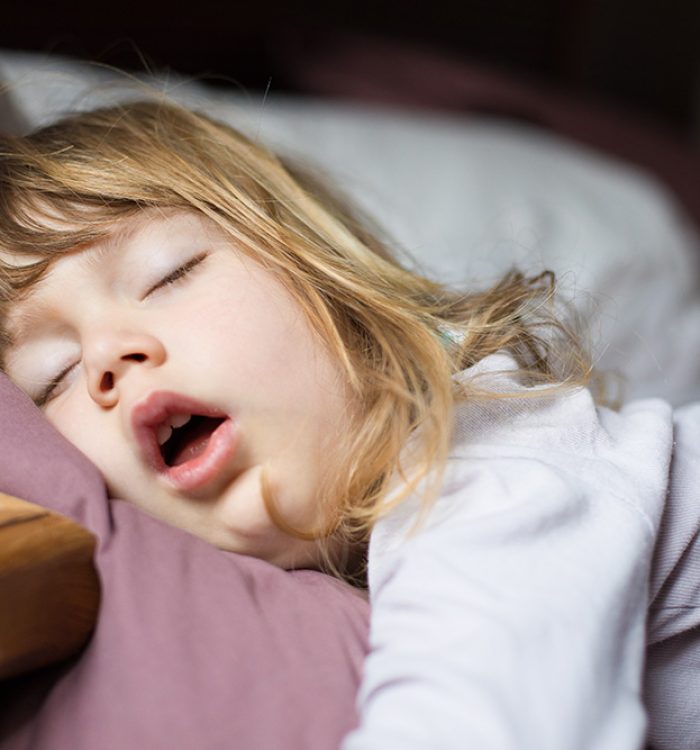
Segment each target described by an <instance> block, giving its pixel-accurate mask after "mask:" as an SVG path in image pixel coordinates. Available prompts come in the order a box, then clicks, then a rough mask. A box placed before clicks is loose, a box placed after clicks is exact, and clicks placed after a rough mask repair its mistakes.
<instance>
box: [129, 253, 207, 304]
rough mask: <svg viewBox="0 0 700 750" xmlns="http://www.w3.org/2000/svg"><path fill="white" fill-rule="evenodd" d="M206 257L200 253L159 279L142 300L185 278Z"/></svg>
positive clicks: (205, 254)
mask: <svg viewBox="0 0 700 750" xmlns="http://www.w3.org/2000/svg"><path fill="white" fill-rule="evenodd" d="M206 257H207V253H200V254H199V255H196V256H195V257H194V258H192V259H191V260H188V261H187V263H183V264H182V265H181V266H178V267H177V268H176V269H175V270H174V271H172V272H171V273H169V274H168V275H167V276H164V277H163V278H162V279H160V281H158V282H157V283H156V284H154V285H153V286H152V287H151V288H150V289H149V290H148V291H147V292H146V294H145V295H144V298H145V297H148V296H149V295H151V294H153V293H154V292H156V291H158V289H162V288H163V287H166V286H170V285H171V284H176V283H177V282H178V281H180V280H181V279H183V278H184V277H185V276H187V274H188V273H189V272H190V271H192V270H193V269H194V268H196V267H197V266H198V265H199V264H200V263H201V262H202V261H203V260H204V259H205V258H206Z"/></svg>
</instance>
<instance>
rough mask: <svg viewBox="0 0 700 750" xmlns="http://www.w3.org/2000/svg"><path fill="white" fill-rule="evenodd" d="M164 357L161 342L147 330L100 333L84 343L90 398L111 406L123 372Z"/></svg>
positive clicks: (156, 362) (161, 360)
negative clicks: (145, 331)
mask: <svg viewBox="0 0 700 750" xmlns="http://www.w3.org/2000/svg"><path fill="white" fill-rule="evenodd" d="M165 358H166V353H165V347H164V346H163V344H162V343H161V341H160V340H159V339H158V338H157V337H155V336H153V335H151V334H148V333H135V332H130V331H110V332H101V333H98V334H96V335H94V336H93V338H92V341H90V342H89V344H88V342H86V346H85V349H84V351H83V366H84V367H85V371H86V377H87V387H88V391H89V393H90V396H91V398H92V399H93V400H94V401H95V402H96V403H97V404H99V405H100V406H106V407H108V406H114V405H115V404H116V403H117V401H118V400H119V388H120V385H121V383H122V381H123V379H124V377H125V375H126V374H127V373H128V372H129V370H131V369H132V368H134V367H145V368H149V367H158V366H159V365H161V364H162V363H163V362H164V361H165Z"/></svg>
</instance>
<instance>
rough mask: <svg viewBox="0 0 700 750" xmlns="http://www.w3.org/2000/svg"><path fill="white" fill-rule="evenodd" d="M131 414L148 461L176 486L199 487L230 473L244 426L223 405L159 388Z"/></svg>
mask: <svg viewBox="0 0 700 750" xmlns="http://www.w3.org/2000/svg"><path fill="white" fill-rule="evenodd" d="M131 419H132V426H133V430H134V435H135V437H136V439H137V441H138V443H139V446H140V448H141V454H142V456H143V458H144V460H145V461H146V463H147V464H148V465H149V466H150V467H151V468H152V469H153V470H154V471H155V472H156V473H157V474H158V475H159V476H160V477H161V478H162V479H163V480H164V481H165V482H166V483H167V484H169V485H171V486H172V487H174V488H175V489H177V490H180V491H183V492H188V491H191V490H198V489H201V488H203V487H204V486H208V485H210V483H211V482H214V481H218V479H220V478H221V477H222V475H227V474H228V473H230V467H231V463H232V459H233V457H234V455H235V453H236V451H237V449H238V444H239V441H240V430H239V427H238V422H237V420H234V419H232V418H231V417H230V416H229V415H227V414H224V413H223V412H221V411H220V410H218V409H216V408H214V407H211V406H208V405H206V404H202V403H200V402H198V401H196V400H194V399H192V398H189V397H188V396H184V395H182V394H178V393H172V392H170V391H157V392H154V393H151V394H150V395H149V396H148V397H147V398H145V399H144V400H143V401H141V402H140V403H139V404H137V405H136V406H135V407H134V409H133V412H132V415H131Z"/></svg>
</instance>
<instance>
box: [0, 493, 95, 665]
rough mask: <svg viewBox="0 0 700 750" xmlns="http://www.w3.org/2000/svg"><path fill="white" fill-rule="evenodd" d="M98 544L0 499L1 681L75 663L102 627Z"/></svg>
mask: <svg viewBox="0 0 700 750" xmlns="http://www.w3.org/2000/svg"><path fill="white" fill-rule="evenodd" d="M95 542H96V540H95V537H94V536H93V535H92V534H90V533H89V532H88V531H86V530H85V529H84V528H83V527H81V526H80V525H78V524H77V523H75V522H74V521H71V520H70V519H68V518H64V517H63V516H60V515H58V514H56V513H51V512H50V511H48V510H46V509H45V508H42V507H40V506H38V505H34V504H32V503H28V502H25V501H24V500H20V499H18V498H15V497H10V496H9V495H4V494H2V493H0V679H7V678H10V677H15V676H17V675H20V674H23V673H25V672H29V671H31V670H34V669H38V668H39V667H44V666H47V665H49V664H53V663H55V662H59V661H62V660H64V659H67V658H69V657H71V656H73V655H75V654H76V653H77V652H78V651H79V650H80V649H81V648H82V647H83V646H84V645H85V643H86V642H87V641H88V639H89V637H90V634H91V633H92V630H93V628H94V626H95V622H96V620H97V612H98V609H99V603H100V582H99V578H98V575H97V571H96V570H95V566H94V564H93V555H94V551H95Z"/></svg>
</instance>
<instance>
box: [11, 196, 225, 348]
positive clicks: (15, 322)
mask: <svg viewBox="0 0 700 750" xmlns="http://www.w3.org/2000/svg"><path fill="white" fill-rule="evenodd" d="M217 230H218V227H216V225H214V224H213V223H212V222H210V221H208V220H206V219H205V217H204V216H202V215H199V214H195V213H194V212H186V211H176V210H174V209H173V210H167V209H144V210H142V211H140V212H139V213H138V214H136V215H134V216H130V217H127V218H124V219H120V220H118V221H116V222H115V223H114V225H113V226H112V227H111V228H108V229H107V230H106V234H105V236H104V238H102V239H100V240H99V241H97V242H95V243H93V244H91V245H89V246H87V247H85V246H83V247H77V248H75V249H73V250H70V251H67V252H66V253H64V254H62V255H61V256H59V257H58V258H57V259H56V260H54V261H53V262H51V264H50V265H49V267H48V269H47V271H46V273H45V274H44V275H43V276H42V277H41V278H40V279H39V280H38V281H37V282H36V283H35V284H33V285H32V286H31V287H29V288H28V289H26V290H23V292H20V293H19V294H18V297H17V299H16V301H15V303H14V304H12V305H11V307H10V309H9V311H8V313H7V316H6V320H5V323H4V329H5V337H6V339H7V341H8V347H7V348H12V347H15V346H18V345H19V344H21V343H22V341H23V339H24V338H26V336H27V335H28V333H29V332H30V331H31V329H32V327H33V326H34V325H35V324H36V322H37V321H38V319H39V318H41V316H42V315H43V314H44V313H45V311H46V309H47V308H48V307H50V306H51V302H52V299H55V298H59V299H60V297H61V281H62V279H64V278H66V276H70V274H71V273H74V272H75V271H77V270H81V271H85V270H87V271H88V272H89V274H90V275H91V276H93V277H94V278H99V277H100V276H102V275H105V276H107V275H108V274H109V273H110V272H111V271H113V270H114V269H115V267H118V266H119V265H120V264H122V263H123V262H124V259H125V258H127V257H128V252H131V251H133V252H136V253H139V252H141V251H142V250H145V249H147V248H150V247H163V246H167V245H168V244H169V243H172V242H187V241H189V239H190V238H194V237H195V236H197V237H198V236H201V235H202V234H203V233H206V236H207V238H208V239H210V240H211V239H214V236H215V235H217ZM218 237H219V239H221V235H220V234H219V235H218ZM2 259H3V261H5V262H6V263H10V264H13V265H17V266H19V265H22V264H25V265H28V264H30V263H32V262H35V261H36V260H38V259H39V258H31V257H30V258H27V256H22V257H19V256H12V254H11V253H8V252H5V253H4V255H3V258H2ZM128 259H129V261H130V262H129V264H128V265H129V266H131V267H132V268H134V269H135V270H137V269H138V265H137V264H134V263H133V261H134V258H133V257H131V258H128Z"/></svg>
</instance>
